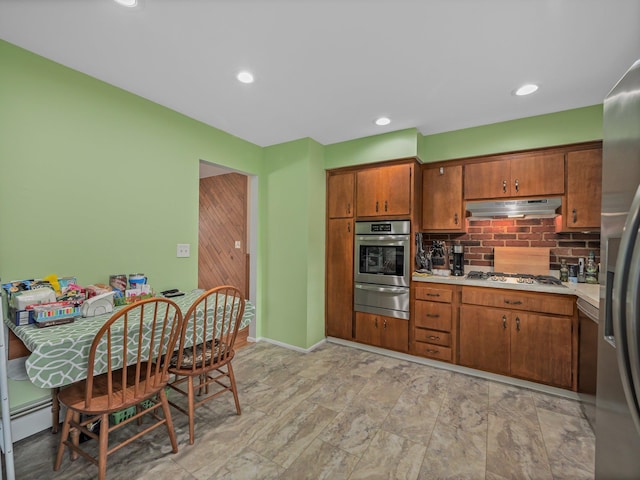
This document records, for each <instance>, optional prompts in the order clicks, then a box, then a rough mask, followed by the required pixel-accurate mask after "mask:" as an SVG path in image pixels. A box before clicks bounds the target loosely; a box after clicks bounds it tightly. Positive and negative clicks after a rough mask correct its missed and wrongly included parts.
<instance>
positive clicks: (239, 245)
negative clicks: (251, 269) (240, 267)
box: [236, 240, 242, 248]
mask: <svg viewBox="0 0 640 480" xmlns="http://www.w3.org/2000/svg"><path fill="white" fill-rule="evenodd" d="M236 248H242V243H240V240H236Z"/></svg>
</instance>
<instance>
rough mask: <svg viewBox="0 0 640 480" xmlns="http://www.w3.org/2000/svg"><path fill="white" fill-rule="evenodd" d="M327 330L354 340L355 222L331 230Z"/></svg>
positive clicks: (334, 223) (333, 224)
mask: <svg viewBox="0 0 640 480" xmlns="http://www.w3.org/2000/svg"><path fill="white" fill-rule="evenodd" d="M325 298H326V306H325V327H326V334H327V336H331V337H338V338H345V339H349V340H350V339H352V338H353V220H352V219H331V220H329V221H328V227H327V273H326V297H325Z"/></svg>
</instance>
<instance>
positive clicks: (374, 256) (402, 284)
mask: <svg viewBox="0 0 640 480" xmlns="http://www.w3.org/2000/svg"><path fill="white" fill-rule="evenodd" d="M355 233H356V238H355V269H354V271H355V289H354V292H355V293H354V310H355V311H356V312H366V313H374V314H380V315H386V316H389V317H396V318H403V319H406V320H408V319H409V298H410V297H409V285H410V283H409V282H410V279H411V263H410V250H411V240H410V239H411V223H410V222H409V220H390V221H376V222H356V232H355Z"/></svg>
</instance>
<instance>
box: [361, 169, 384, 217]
mask: <svg viewBox="0 0 640 480" xmlns="http://www.w3.org/2000/svg"><path fill="white" fill-rule="evenodd" d="M379 170H380V169H379V168H367V169H365V170H360V171H359V172H357V173H356V210H357V212H358V216H359V217H373V216H376V215H378V213H379V210H380V199H379V191H380V186H381V184H380V173H379Z"/></svg>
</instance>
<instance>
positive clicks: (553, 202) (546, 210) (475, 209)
mask: <svg viewBox="0 0 640 480" xmlns="http://www.w3.org/2000/svg"><path fill="white" fill-rule="evenodd" d="M561 205H562V199H561V198H560V197H553V198H535V199H528V200H496V201H490V202H486V201H482V202H467V205H466V209H467V211H468V212H469V213H470V214H471V215H470V217H469V218H522V217H529V218H532V217H534V218H546V217H555V216H556V215H557V213H556V210H557V209H558V208H559V207H560V206H561Z"/></svg>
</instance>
